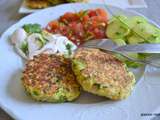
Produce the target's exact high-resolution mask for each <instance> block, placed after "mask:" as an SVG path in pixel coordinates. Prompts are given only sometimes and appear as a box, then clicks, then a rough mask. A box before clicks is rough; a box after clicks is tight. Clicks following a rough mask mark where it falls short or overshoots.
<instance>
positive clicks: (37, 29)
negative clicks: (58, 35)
mask: <svg viewBox="0 0 160 120" xmlns="http://www.w3.org/2000/svg"><path fill="white" fill-rule="evenodd" d="M23 29H24V30H25V31H26V32H27V33H29V34H32V33H41V32H42V29H41V25H39V24H25V25H24V26H23Z"/></svg>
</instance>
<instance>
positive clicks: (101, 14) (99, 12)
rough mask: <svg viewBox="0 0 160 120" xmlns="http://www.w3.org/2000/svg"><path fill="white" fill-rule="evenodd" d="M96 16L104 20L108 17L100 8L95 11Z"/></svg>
mask: <svg viewBox="0 0 160 120" xmlns="http://www.w3.org/2000/svg"><path fill="white" fill-rule="evenodd" d="M95 11H96V12H97V14H98V16H101V17H104V18H107V17H108V15H107V12H106V11H105V10H103V9H101V8H98V9H96V10H95Z"/></svg>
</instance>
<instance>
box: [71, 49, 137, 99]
mask: <svg viewBox="0 0 160 120" xmlns="http://www.w3.org/2000/svg"><path fill="white" fill-rule="evenodd" d="M74 60H76V61H79V62H81V63H83V64H85V68H84V69H82V70H76V69H77V67H74V66H73V71H74V72H75V74H76V76H77V80H78V81H79V83H80V85H81V86H82V87H83V89H84V90H86V91H88V92H91V93H93V94H97V95H101V96H105V97H108V98H110V99H114V100H116V99H124V98H126V97H127V96H128V95H129V94H130V92H131V90H132V87H133V85H134V83H135V78H134V75H133V73H131V72H129V71H128V69H127V68H126V65H125V64H124V63H123V62H121V61H120V60H119V59H117V58H116V57H115V56H114V55H113V54H111V53H109V52H108V53H104V52H102V51H100V50H98V49H91V48H80V49H79V50H77V52H76V53H75V55H74ZM77 64H78V62H77Z"/></svg>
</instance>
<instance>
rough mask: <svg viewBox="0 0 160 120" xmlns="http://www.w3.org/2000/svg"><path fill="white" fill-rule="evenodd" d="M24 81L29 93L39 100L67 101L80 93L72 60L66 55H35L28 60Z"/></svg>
mask: <svg viewBox="0 0 160 120" xmlns="http://www.w3.org/2000/svg"><path fill="white" fill-rule="evenodd" d="M22 82H23V85H24V88H25V90H26V91H27V93H29V95H30V96H31V97H32V98H34V99H35V100H37V101H43V102H65V101H72V100H74V99H76V98H77V97H78V96H79V95H80V86H79V84H78V83H77V81H76V77H75V75H74V73H73V71H72V69H71V61H70V60H69V59H68V58H64V56H59V55H49V54H40V55H38V56H35V57H34V58H33V59H32V60H29V61H28V62H27V64H26V68H25V70H24V72H23V77H22Z"/></svg>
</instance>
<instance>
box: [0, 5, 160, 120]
mask: <svg viewBox="0 0 160 120" xmlns="http://www.w3.org/2000/svg"><path fill="white" fill-rule="evenodd" d="M79 4H81V5H83V4H85V3H67V4H61V5H57V6H53V7H49V8H46V9H42V10H40V11H37V12H35V13H32V14H29V15H27V16H25V17H23V18H22V19H20V20H19V21H18V22H16V23H15V24H13V25H11V26H10V27H9V28H7V29H6V30H5V31H4V32H3V33H2V35H1V36H0V41H4V40H3V39H2V38H3V37H4V36H5V35H6V34H7V33H8V32H9V31H10V30H11V29H13V28H14V27H16V25H18V24H19V23H20V22H21V21H23V20H25V19H27V18H28V17H30V16H32V15H34V14H39V13H41V12H44V11H50V10H51V9H53V8H55V7H62V6H67V5H79ZM88 5H97V4H92V3H89V4H88ZM99 6H104V5H99ZM107 6H111V7H114V8H117V9H121V10H123V11H125V9H124V8H120V7H115V6H112V5H107ZM127 12H130V13H134V14H137V15H140V16H143V17H144V18H146V19H147V20H148V21H149V22H151V23H152V24H154V25H156V26H157V27H160V26H159V25H158V24H157V23H156V22H154V21H153V20H150V19H149V18H147V17H146V16H144V15H143V14H141V13H139V12H136V11H134V10H127ZM0 108H2V109H3V110H4V111H5V112H6V113H7V114H8V115H9V116H10V117H12V118H14V119H20V118H19V117H18V116H17V115H16V114H14V112H13V111H12V110H10V109H9V107H6V106H5V105H3V103H2V102H1V101H0Z"/></svg>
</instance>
